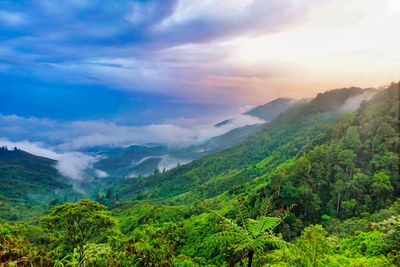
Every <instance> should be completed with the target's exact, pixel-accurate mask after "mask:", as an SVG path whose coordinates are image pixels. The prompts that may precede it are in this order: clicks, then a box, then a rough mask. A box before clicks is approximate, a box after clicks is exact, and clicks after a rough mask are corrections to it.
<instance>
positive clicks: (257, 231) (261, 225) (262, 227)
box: [249, 216, 282, 236]
mask: <svg viewBox="0 0 400 267" xmlns="http://www.w3.org/2000/svg"><path fill="white" fill-rule="evenodd" d="M281 221H282V220H281V218H276V217H264V216H262V217H259V218H257V220H256V221H254V222H253V223H251V224H250V225H249V231H250V232H251V233H252V235H253V236H258V235H261V234H262V233H264V232H265V231H268V232H272V230H274V229H275V227H277V226H278V225H279V224H280V223H281Z"/></svg>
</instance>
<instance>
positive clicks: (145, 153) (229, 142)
mask: <svg viewBox="0 0 400 267" xmlns="http://www.w3.org/2000/svg"><path fill="white" fill-rule="evenodd" d="M298 103H299V102H298V101H296V100H294V99H290V98H278V99H276V100H274V101H271V102H269V103H267V104H265V105H261V106H257V107H255V108H253V109H251V110H249V111H247V112H246V113H244V115H249V116H254V117H257V118H259V119H261V120H263V121H265V122H269V121H271V120H273V119H274V118H276V117H277V116H279V114H281V113H283V112H285V111H287V110H288V109H289V108H291V107H293V106H294V105H296V104H298ZM232 121H233V118H230V119H227V120H224V121H221V122H219V123H217V124H215V125H214V127H216V128H220V127H222V126H227V125H229V124H231V123H232ZM261 125H262V124H261V123H260V124H252V125H246V126H243V127H238V128H234V129H232V130H230V131H228V132H227V133H225V134H222V135H219V136H215V137H212V138H210V139H208V140H206V141H204V142H201V143H198V144H194V145H190V146H185V147H180V148H176V147H168V146H165V145H161V144H149V145H146V146H138V145H132V146H129V147H127V148H117V149H110V150H105V151H101V152H98V154H99V155H103V156H105V157H106V158H105V159H102V160H100V161H99V162H97V163H96V164H95V167H96V168H97V169H99V170H102V171H105V172H107V173H108V174H109V175H112V176H125V177H139V176H146V175H149V174H152V173H154V171H156V172H157V171H161V172H162V171H163V170H164V169H171V168H173V167H176V165H177V164H178V162H179V163H181V164H182V163H187V162H190V161H192V160H194V159H198V158H200V157H202V156H206V155H210V154H213V153H215V152H218V151H221V150H223V149H227V148H229V147H232V146H234V145H236V144H239V143H240V142H242V141H244V140H246V139H247V138H248V137H249V136H251V135H252V134H254V133H255V132H256V130H257V129H258V128H259V127H260V126H261Z"/></svg>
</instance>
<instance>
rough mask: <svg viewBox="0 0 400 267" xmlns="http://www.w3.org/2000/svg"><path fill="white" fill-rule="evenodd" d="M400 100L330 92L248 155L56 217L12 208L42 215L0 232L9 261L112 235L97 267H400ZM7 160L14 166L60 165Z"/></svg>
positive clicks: (271, 126) (118, 190)
mask: <svg viewBox="0 0 400 267" xmlns="http://www.w3.org/2000/svg"><path fill="white" fill-rule="evenodd" d="M369 92H372V93H373V94H372V95H370V96H368V97H366V95H368V94H369ZM399 93H400V88H399V84H392V85H391V86H389V87H388V88H387V89H383V90H379V91H376V90H372V91H367V90H365V89H361V88H344V89H337V90H331V91H327V92H325V93H321V94H318V95H317V97H315V98H314V99H311V100H310V101H307V102H305V103H303V104H301V105H297V106H295V107H293V108H291V109H290V110H288V111H287V112H284V113H282V114H280V115H279V116H278V117H277V118H275V119H274V120H272V121H271V122H269V123H265V124H263V125H262V126H261V127H258V128H257V129H255V132H254V133H252V134H251V135H250V137H248V138H247V139H246V140H244V141H243V142H241V143H240V144H238V145H235V146H232V147H230V148H228V149H225V150H221V151H219V152H217V153H214V154H212V155H207V156H204V157H201V158H199V159H197V160H194V161H192V162H190V163H188V164H184V165H179V166H177V167H176V168H173V169H171V170H169V171H166V172H161V173H160V172H155V173H154V174H153V175H151V176H149V177H143V178H139V177H136V178H135V179H123V180H122V179H121V180H118V181H117V182H116V184H114V185H113V187H112V188H110V187H109V186H110V185H109V184H108V185H103V187H102V188H99V192H98V194H97V196H96V198H95V199H96V201H98V202H100V203H102V204H105V205H107V207H105V206H100V205H99V204H98V203H96V202H91V201H88V200H83V201H80V202H76V201H74V203H66V204H65V205H62V206H58V207H57V208H55V209H52V210H50V211H45V208H48V207H51V206H52V205H46V204H45V203H43V204H42V205H41V206H37V205H36V206H33V205H30V206H28V204H25V206H21V205H18V203H14V202H5V201H4V200H3V199H0V212H1V215H2V219H3V220H4V219H5V220H7V221H10V220H14V219H15V217H16V216H17V215H16V214H20V213H21V212H22V213H29V212H30V213H32V212H33V211H35V212H36V214H35V215H34V217H32V218H28V219H25V221H24V222H22V223H21V222H19V223H18V222H17V224H16V225H15V222H14V223H13V224H8V223H1V222H0V235H1V237H2V238H0V243H1V244H0V245H1V246H2V247H3V248H4V249H3V253H2V255H1V257H0V262H2V263H8V262H10V259H12V260H13V263H15V262H17V263H18V264H20V263H21V262H22V265H23V266H25V265H26V266H30V265H32V264H36V263H37V264H43V263H45V264H46V265H54V263H55V262H61V263H65V262H67V261H65V259H70V258H74V257H79V253H76V252H73V251H76V248H75V247H76V245H74V244H72V245H71V243H70V242H71V241H70V239H66V238H65V234H64V233H63V232H61V231H65V229H68V230H69V231H70V233H71V234H70V235H68V236H71V235H73V234H75V233H76V232H77V231H80V232H82V231H84V232H83V233H89V235H90V236H93V235H92V234H93V233H96V234H98V235H99V236H100V237H101V238H98V237H97V236H96V237H95V238H93V239H90V240H89V238H88V239H87V240H89V241H90V244H91V246H92V247H93V248H94V249H91V248H90V249H87V250H85V252H84V256H83V259H82V260H83V261H84V262H85V263H86V262H87V263H88V265H90V266H91V265H94V266H97V265H104V264H107V263H109V262H113V264H114V265H116V266H125V265H132V263H133V264H136V263H137V264H138V265H143V264H144V265H157V266H158V265H162V266H164V265H170V263H173V266H205V265H207V266H227V265H230V266H239V265H249V263H251V262H252V261H251V260H250V259H249V255H250V256H251V255H256V257H254V259H253V263H254V265H252V266H267V265H271V266H273V265H285V266H298V265H304V266H313V265H315V266H399V261H398V257H397V252H398V251H399V248H400V246H399V239H398V235H396V234H397V232H398V228H399V225H400V215H399V214H400V198H399V196H400V174H399V170H400V158H399V155H400V137H399V136H400V135H399V134H400V129H399V126H400V125H399V119H400V112H399V111H400V102H399ZM348 110H351V111H349V112H347V111H348ZM222 141H223V140H221V142H222ZM149 149H154V150H155V151H153V154H154V153H158V152H160V151H161V152H160V154H161V153H164V152H163V151H162V149H161V148H157V146H153V147H140V146H132V147H128V148H124V149H122V150H121V149H116V150H112V151H109V152H105V153H109V155H114V156H121V155H123V154H124V153H128V152H129V151H130V152H129V153H131V154H132V155H131V156H130V157H136V159H139V158H142V157H143V156H144V154H146V153H147V152H146V151H147V150H149ZM157 151H158V152H157ZM10 152H13V153H14V154H10ZM4 153H5V156H4V158H5V159H6V161H7V164H16V165H18V166H20V165H21V166H25V165H29V164H30V163H32V162H34V163H35V164H34V165H36V164H42V165H44V166H49V165H50V166H51V165H52V164H54V163H55V162H54V161H52V160H48V159H43V158H38V157H35V156H33V155H29V154H26V153H25V152H22V151H20V152H18V150H15V151H9V150H6V151H5V150H4ZM141 153H142V154H143V155H142V154H141ZM135 155H136V156H135ZM146 155H147V156H148V155H149V154H146ZM140 161H142V162H145V161H146V160H143V159H140V160H139V162H140ZM139 162H137V164H140V163H139ZM109 164H112V162H109ZM31 167H32V166H31ZM31 176H32V175H28V176H27V177H26V178H27V179H28V181H29V182H34V181H35V179H33V180H32V178H31ZM4 182H8V180H7V179H6V180H5V181H4ZM42 182H44V181H42ZM91 182H92V181H89V182H88V183H91ZM4 203H6V204H7V205H4ZM51 203H52V204H54V201H52V202H51ZM51 203H49V204H51ZM58 204H60V203H58ZM105 208H107V211H105ZM13 213H14V215H13ZM10 214H11V215H13V216H10ZM3 215H5V216H3ZM74 218H75V220H74ZM38 219H39V220H38ZM116 219H117V220H116ZM36 222H41V224H40V225H38V224H37V223H36ZM88 222H89V223H88ZM93 222H104V224H105V225H108V227H103V224H102V223H100V226H101V227H98V224H93ZM22 226H23V227H22ZM67 227H68V228H67ZM96 227H98V228H96ZM85 237H86V236H85V235H83V238H85ZM89 241H88V242H89ZM60 244H61V246H60ZM227 244H228V245H227ZM249 244H250V245H249ZM310 244H311V245H310ZM62 246H65V248H64V249H63V247H62ZM247 247H248V249H247V250H246V249H244V248H247ZM74 248H75V249H74ZM99 249H100V250H99ZM15 251H17V252H18V253H15ZM99 251H100V252H99ZM104 251H106V252H107V253H103V252H104ZM237 252H238V253H237ZM239 252H240V253H239ZM72 253H73V254H72ZM243 255H244V256H245V257H244V256H243ZM246 257H247V259H246ZM60 259H62V260H60ZM25 263H26V264H25ZM67 263H68V262H67ZM68 264H69V263H68ZM250 265H251V264H250Z"/></svg>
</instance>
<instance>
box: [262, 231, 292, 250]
mask: <svg viewBox="0 0 400 267" xmlns="http://www.w3.org/2000/svg"><path fill="white" fill-rule="evenodd" d="M257 239H260V240H262V241H263V242H264V243H266V244H269V245H271V246H273V247H276V248H283V247H286V246H288V243H287V242H286V241H285V240H283V239H282V238H280V237H277V236H275V235H273V234H265V235H262V236H260V237H258V238H257Z"/></svg>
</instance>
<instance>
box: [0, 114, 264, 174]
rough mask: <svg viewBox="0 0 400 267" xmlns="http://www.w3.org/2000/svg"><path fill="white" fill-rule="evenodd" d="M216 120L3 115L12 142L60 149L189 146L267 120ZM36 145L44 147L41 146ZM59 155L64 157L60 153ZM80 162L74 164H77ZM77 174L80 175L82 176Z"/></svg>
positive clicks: (1, 131)
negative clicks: (137, 121)
mask: <svg viewBox="0 0 400 267" xmlns="http://www.w3.org/2000/svg"><path fill="white" fill-rule="evenodd" d="M216 122H218V121H213V123H210V124H201V125H197V126H193V125H191V126H190V127H184V126H176V125H173V124H150V125H144V126H126V125H119V124H116V123H114V122H103V121H72V122H60V121H56V120H49V119H38V118H34V117H31V118H23V117H20V116H15V115H10V116H5V115H1V114H0V125H1V126H0V136H3V137H5V138H8V139H9V140H12V141H20V140H30V141H31V142H42V143H44V144H46V145H47V146H50V147H52V148H53V149H55V150H56V151H60V152H68V151H76V150H83V149H86V148H90V147H98V146H124V145H130V144H146V143H162V144H166V145H169V146H185V145H191V144H194V143H199V142H203V141H205V140H207V139H209V138H211V137H214V136H217V135H221V134H224V133H226V132H228V131H230V130H232V129H234V128H237V127H242V126H245V125H251V124H258V123H263V122H264V121H263V120H260V119H259V118H256V117H252V116H249V115H238V116H235V117H233V118H232V119H230V123H228V124H225V125H223V126H222V127H214V124H215V123H216ZM35 147H36V148H40V147H38V146H37V145H36V146H35ZM68 155H69V154H68ZM54 156H56V155H53V157H54ZM66 156H67V155H65V157H66ZM70 156H71V157H72V158H73V159H78V158H79V156H80V155H79V154H71V155H70ZM57 157H60V155H58V156H57ZM72 158H66V161H67V162H72V160H73V159H72ZM83 161H84V162H89V163H90V160H89V159H83ZM78 163H79V162H76V163H73V164H75V165H77V164H78ZM67 167H68V166H67ZM79 169H82V168H79ZM73 176H75V177H78V175H73Z"/></svg>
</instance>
